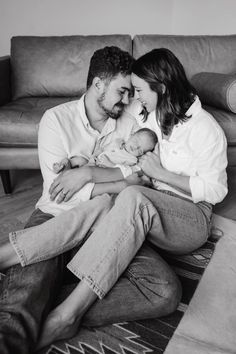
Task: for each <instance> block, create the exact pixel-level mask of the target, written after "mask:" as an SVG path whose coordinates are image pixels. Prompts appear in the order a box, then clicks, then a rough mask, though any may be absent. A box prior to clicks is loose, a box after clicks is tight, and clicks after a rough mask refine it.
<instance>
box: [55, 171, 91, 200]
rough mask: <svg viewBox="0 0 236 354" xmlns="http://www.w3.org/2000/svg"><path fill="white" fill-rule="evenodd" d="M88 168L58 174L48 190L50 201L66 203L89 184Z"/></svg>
mask: <svg viewBox="0 0 236 354" xmlns="http://www.w3.org/2000/svg"><path fill="white" fill-rule="evenodd" d="M90 181H91V179H90V174H89V168H87V167H81V168H76V169H72V170H68V171H64V172H62V173H60V175H59V176H58V177H57V178H55V179H54V181H53V183H52V184H51V186H50V188H49V193H50V195H51V196H50V199H51V200H55V199H56V198H57V200H56V201H57V203H61V202H62V201H64V202H67V201H68V200H70V199H71V197H72V196H73V195H74V194H75V193H76V192H78V191H79V190H80V189H81V188H82V187H83V186H84V185H85V184H86V183H88V182H90Z"/></svg>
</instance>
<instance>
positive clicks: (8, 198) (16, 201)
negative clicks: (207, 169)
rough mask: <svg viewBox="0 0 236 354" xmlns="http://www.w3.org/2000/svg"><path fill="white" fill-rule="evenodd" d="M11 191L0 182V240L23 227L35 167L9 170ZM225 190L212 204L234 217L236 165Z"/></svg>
mask: <svg viewBox="0 0 236 354" xmlns="http://www.w3.org/2000/svg"><path fill="white" fill-rule="evenodd" d="M11 182H12V187H13V193H12V194H10V195H5V194H4V192H3V188H2V184H1V182H0V225H1V228H0V244H1V243H2V242H4V240H5V239H6V238H8V234H9V232H11V231H14V230H19V229H21V228H23V226H24V224H25V222H26V220H27V219H28V217H29V216H30V214H31V213H32V211H33V210H34V207H35V204H36V202H37V200H38V199H39V197H40V195H41V192H42V177H41V174H40V171H39V170H24V171H21V170H18V171H11ZM228 184H229V193H228V195H227V197H226V198H225V200H224V201H223V203H220V204H218V205H217V206H216V207H215V208H214V212H215V213H216V214H219V215H221V216H224V217H227V218H230V219H233V220H236V167H233V168H230V169H229V170H228Z"/></svg>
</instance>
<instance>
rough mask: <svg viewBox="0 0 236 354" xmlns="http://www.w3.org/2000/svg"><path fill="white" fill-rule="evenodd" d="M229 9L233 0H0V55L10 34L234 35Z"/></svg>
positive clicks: (235, 28) (233, 6)
mask: <svg viewBox="0 0 236 354" xmlns="http://www.w3.org/2000/svg"><path fill="white" fill-rule="evenodd" d="M201 4H202V6H201ZM235 13H236V1H235V0H145V1H144V0H0V55H5V54H9V52H10V38H11V37H12V36H15V35H67V34H68V35H69V34H70V35H73V34H84V35H86V34H111V33H130V34H131V35H132V36H133V35H134V34H136V33H160V34H172V33H174V34H229V33H236V21H235V16H234V14H235Z"/></svg>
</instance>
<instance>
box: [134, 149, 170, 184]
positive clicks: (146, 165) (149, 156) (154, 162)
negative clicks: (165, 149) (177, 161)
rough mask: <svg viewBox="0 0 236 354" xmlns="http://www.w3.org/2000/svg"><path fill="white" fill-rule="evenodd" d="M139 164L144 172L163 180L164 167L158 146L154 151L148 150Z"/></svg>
mask: <svg viewBox="0 0 236 354" xmlns="http://www.w3.org/2000/svg"><path fill="white" fill-rule="evenodd" d="M138 166H139V167H141V169H142V171H143V173H144V174H145V175H146V176H148V177H150V178H156V179H158V180H161V175H162V174H163V172H164V170H165V169H164V168H163V167H162V164H161V160H160V155H159V150H158V146H157V147H156V148H155V151H154V152H147V153H146V154H145V155H143V156H141V157H140V158H139V162H138Z"/></svg>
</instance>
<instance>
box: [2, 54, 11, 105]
mask: <svg viewBox="0 0 236 354" xmlns="http://www.w3.org/2000/svg"><path fill="white" fill-rule="evenodd" d="M10 100H11V79H10V56H4V57H0V106H2V105H4V104H5V103H7V102H9V101H10Z"/></svg>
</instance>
